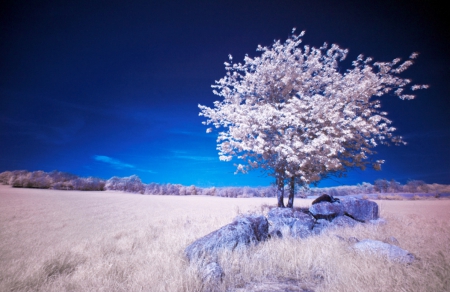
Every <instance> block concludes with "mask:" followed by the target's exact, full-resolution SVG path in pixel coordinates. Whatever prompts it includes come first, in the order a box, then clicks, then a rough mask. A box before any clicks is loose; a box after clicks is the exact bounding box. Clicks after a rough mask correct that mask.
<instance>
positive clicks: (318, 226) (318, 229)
mask: <svg viewBox="0 0 450 292" xmlns="http://www.w3.org/2000/svg"><path fill="white" fill-rule="evenodd" d="M330 225H331V222H330V221H328V220H325V219H318V220H317V221H316V223H315V224H314V227H313V233H314V234H321V233H322V231H324V230H325V229H327V228H328V227H330Z"/></svg>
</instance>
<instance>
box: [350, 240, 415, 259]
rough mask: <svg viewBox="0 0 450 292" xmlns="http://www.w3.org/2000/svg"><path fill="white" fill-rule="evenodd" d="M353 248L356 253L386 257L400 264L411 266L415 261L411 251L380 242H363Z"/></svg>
mask: <svg viewBox="0 0 450 292" xmlns="http://www.w3.org/2000/svg"><path fill="white" fill-rule="evenodd" d="M353 247H354V249H355V250H356V251H359V252H363V253H372V254H376V255H379V256H385V257H387V258H388V259H389V260H391V261H395V262H399V263H404V264H411V263H412V262H413V261H414V260H415V257H414V255H412V254H411V253H410V252H409V251H407V250H404V249H402V248H400V247H398V246H396V245H393V244H389V243H385V242H382V241H378V240H372V239H365V240H361V241H360V242H357V243H355V244H354V245H353Z"/></svg>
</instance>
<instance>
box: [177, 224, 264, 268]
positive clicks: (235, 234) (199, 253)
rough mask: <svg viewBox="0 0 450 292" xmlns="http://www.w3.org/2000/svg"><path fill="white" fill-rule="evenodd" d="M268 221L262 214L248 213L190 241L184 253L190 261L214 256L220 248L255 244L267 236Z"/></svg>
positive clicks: (232, 248) (229, 248) (227, 248)
mask: <svg viewBox="0 0 450 292" xmlns="http://www.w3.org/2000/svg"><path fill="white" fill-rule="evenodd" d="M268 228H269V225H268V222H267V219H266V218H265V217H264V216H258V215H248V216H243V217H239V218H237V219H236V220H235V221H234V222H232V223H230V224H228V225H225V226H223V227H221V228H220V229H218V230H216V231H213V232H211V233H210V234H208V235H205V236H203V237H202V238H200V239H197V240H196V241H194V242H193V243H191V244H190V245H189V246H188V247H187V248H186V249H185V254H186V256H187V258H188V259H189V260H190V261H195V260H198V259H202V258H204V257H211V258H213V259H214V258H215V256H217V254H218V253H219V252H220V251H222V250H231V251H232V250H234V249H236V248H242V247H245V246H248V245H250V244H257V243H258V242H260V241H264V240H266V239H267V238H268Z"/></svg>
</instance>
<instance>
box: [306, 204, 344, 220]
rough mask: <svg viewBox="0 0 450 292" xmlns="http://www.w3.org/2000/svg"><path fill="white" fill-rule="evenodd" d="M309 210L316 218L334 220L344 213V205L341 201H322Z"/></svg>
mask: <svg viewBox="0 0 450 292" xmlns="http://www.w3.org/2000/svg"><path fill="white" fill-rule="evenodd" d="M309 212H310V213H311V214H312V215H313V216H314V218H316V219H325V220H328V221H332V220H333V219H334V218H335V217H337V216H342V215H344V207H343V205H342V204H341V203H340V202H334V203H330V202H325V201H323V202H320V203H317V204H314V205H312V206H311V207H310V208H309Z"/></svg>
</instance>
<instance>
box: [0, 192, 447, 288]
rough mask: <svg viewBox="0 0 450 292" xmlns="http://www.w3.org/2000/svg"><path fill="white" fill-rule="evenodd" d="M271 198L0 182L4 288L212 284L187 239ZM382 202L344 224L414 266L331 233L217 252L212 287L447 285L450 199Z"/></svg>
mask: <svg viewBox="0 0 450 292" xmlns="http://www.w3.org/2000/svg"><path fill="white" fill-rule="evenodd" d="M275 201H276V200H275V198H218V197H206V196H186V197H183V196H151V195H138V194H130V193H121V192H112V191H105V192H81V191H56V190H38V189H17V188H11V187H10V186H0V239H1V240H0V266H1V267H2V269H0V291H88V290H89V291H202V290H203V291H207V290H208V289H209V288H207V287H206V288H205V287H203V286H202V284H201V282H200V281H199V279H198V276H197V274H196V270H195V269H194V268H192V267H190V266H189V264H188V262H187V261H186V259H185V258H184V256H183V250H184V248H185V247H186V246H187V245H188V244H189V243H191V242H192V241H194V240H195V239H197V238H199V237H201V236H203V235H206V234H207V233H209V232H211V231H213V230H215V229H217V228H219V227H221V226H223V225H225V224H227V223H230V222H231V220H232V219H233V218H234V217H235V216H236V215H238V214H240V213H246V212H258V213H261V212H267V206H274V205H275V203H276V202H275ZM311 201H312V200H307V199H296V201H295V202H294V205H295V206H297V207H308V206H309V205H310V204H311ZM377 203H378V204H379V206H380V215H381V217H383V218H385V219H386V221H387V224H385V225H370V226H369V225H367V226H359V227H357V228H346V229H343V230H340V231H339V233H340V234H341V235H342V236H343V237H351V236H355V237H357V238H359V239H363V238H371V239H376V240H384V239H385V238H387V237H389V236H394V237H396V238H397V239H398V241H399V245H400V247H402V248H404V249H407V250H409V251H410V252H411V253H413V254H414V255H415V256H416V257H417V258H418V260H417V261H416V262H415V263H413V264H412V265H408V266H406V265H399V264H397V263H392V262H389V261H387V260H386V259H382V258H376V257H373V256H361V255H358V254H356V253H354V252H352V251H351V249H349V246H348V245H347V243H343V242H341V241H340V240H339V239H337V237H335V236H334V235H335V233H336V232H328V233H326V234H324V235H321V236H315V237H311V238H308V239H306V240H294V239H285V240H272V241H269V242H266V243H263V244H260V245H258V246H256V247H252V248H249V249H248V251H247V252H246V253H244V254H231V255H227V256H226V257H222V258H221V265H222V266H223V268H224V271H225V279H224V282H223V283H222V284H220V285H218V286H217V287H215V288H214V289H217V290H219V291H220V290H223V291H225V290H227V289H228V290H230V291H232V290H233V289H234V290H235V291H252V290H251V289H255V288H249V287H262V286H264V284H258V283H264V282H266V283H267V281H269V282H270V283H273V282H276V281H280V282H283V283H284V284H283V285H287V284H286V283H288V284H289V285H291V286H292V287H298V291H302V289H303V290H305V291H306V290H309V291H362V290H364V291H380V290H384V291H398V290H402V289H403V290H405V291H450V288H449V287H450V282H449V281H450V280H449V279H450V250H449V248H448V242H449V241H450V220H449V219H450V200H448V199H434V198H433V199H427V200H404V201H386V200H383V201H377ZM249 289H250V290H249ZM253 291H256V290H253ZM294 291H295V290H294Z"/></svg>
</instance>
